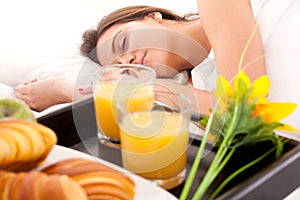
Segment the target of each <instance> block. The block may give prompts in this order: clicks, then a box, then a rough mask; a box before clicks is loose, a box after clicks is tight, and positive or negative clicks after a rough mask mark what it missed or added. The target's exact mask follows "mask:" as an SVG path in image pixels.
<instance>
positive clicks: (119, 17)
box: [80, 6, 197, 63]
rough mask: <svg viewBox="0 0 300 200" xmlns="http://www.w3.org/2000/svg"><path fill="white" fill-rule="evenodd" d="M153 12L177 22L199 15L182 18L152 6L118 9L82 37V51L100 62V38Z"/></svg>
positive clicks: (188, 15)
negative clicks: (98, 45) (108, 31)
mask: <svg viewBox="0 0 300 200" xmlns="http://www.w3.org/2000/svg"><path fill="white" fill-rule="evenodd" d="M152 12H160V13H161V14H162V17H163V19H169V20H175V21H190V20H191V19H190V17H191V16H195V15H197V14H187V15H185V16H180V15H179V14H176V13H175V12H172V11H170V10H167V9H163V8H157V7H152V6H129V7H125V8H121V9H118V10H116V11H114V12H112V13H110V14H109V15H107V16H105V17H103V19H102V20H101V21H100V22H99V23H98V25H97V28H96V29H88V30H86V31H85V32H84V33H83V35H82V44H81V46H80V51H81V53H83V54H84V55H87V56H88V57H89V58H91V59H92V60H93V61H95V62H97V63H99V62H98V59H97V56H96V45H97V41H98V38H99V37H100V36H101V35H102V34H103V33H104V32H105V31H106V30H107V29H109V28H110V27H111V26H113V25H114V24H120V23H126V22H130V21H135V20H140V19H143V18H144V17H145V16H147V15H148V14H150V13H152Z"/></svg>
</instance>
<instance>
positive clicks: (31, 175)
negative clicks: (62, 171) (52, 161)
mask: <svg viewBox="0 0 300 200" xmlns="http://www.w3.org/2000/svg"><path fill="white" fill-rule="evenodd" d="M0 199H1V200H54V199H55V200H86V199H87V196H86V194H85V192H84V190H83V189H82V187H80V186H79V184H78V183H76V182H75V181H74V180H72V179H71V178H69V177H68V176H66V175H47V174H45V173H42V172H37V171H35V172H34V171H32V172H19V173H13V172H9V171H0Z"/></svg>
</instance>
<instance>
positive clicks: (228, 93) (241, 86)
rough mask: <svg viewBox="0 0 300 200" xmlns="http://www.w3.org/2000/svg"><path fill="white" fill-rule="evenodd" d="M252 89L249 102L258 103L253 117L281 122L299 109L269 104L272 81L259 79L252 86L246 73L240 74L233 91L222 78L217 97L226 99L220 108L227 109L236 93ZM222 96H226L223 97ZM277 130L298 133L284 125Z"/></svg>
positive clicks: (292, 105)
mask: <svg viewBox="0 0 300 200" xmlns="http://www.w3.org/2000/svg"><path fill="white" fill-rule="evenodd" d="M251 87H252V91H251V95H250V97H249V99H248V102H249V101H252V100H254V99H256V101H257V102H256V108H255V111H254V113H253V114H252V116H261V117H262V118H263V119H264V120H265V122H280V121H281V120H282V119H284V118H285V117H287V116H288V115H290V114H291V113H292V112H294V111H295V109H296V107H297V105H296V104H293V103H280V102H268V100H267V98H266V97H267V94H268V91H269V88H270V80H269V78H268V77H267V76H266V75H263V76H261V77H259V78H258V79H256V80H255V81H254V82H253V84H252V85H251V82H250V79H249V77H248V76H247V75H246V74H245V73H244V72H240V73H239V74H238V75H237V77H236V79H235V81H234V85H233V89H232V87H231V86H230V83H229V82H228V81H227V80H226V79H225V78H224V77H223V76H220V77H219V80H218V83H217V90H216V91H215V95H216V97H218V98H223V99H224V101H223V102H222V101H221V104H220V106H221V108H222V109H225V108H226V103H227V100H226V98H228V97H232V96H233V95H234V93H237V92H245V91H246V90H247V89H249V88H251ZM222 95H224V96H223V97H222ZM276 130H285V131H290V132H298V131H297V130H296V129H294V128H293V127H291V126H290V125H288V124H283V126H281V127H278V128H276Z"/></svg>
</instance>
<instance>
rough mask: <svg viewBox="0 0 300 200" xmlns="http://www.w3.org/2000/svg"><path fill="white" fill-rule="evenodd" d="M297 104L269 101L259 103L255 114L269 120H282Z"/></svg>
mask: <svg viewBox="0 0 300 200" xmlns="http://www.w3.org/2000/svg"><path fill="white" fill-rule="evenodd" d="M296 107H297V104H294V103H279V102H268V103H265V104H261V103H259V104H257V105H256V110H255V113H254V115H260V116H262V117H263V118H264V119H265V120H266V121H267V122H271V121H275V122H280V120H282V119H283V118H285V117H287V116H288V115H289V114H291V113H292V112H294V111H295V109H296Z"/></svg>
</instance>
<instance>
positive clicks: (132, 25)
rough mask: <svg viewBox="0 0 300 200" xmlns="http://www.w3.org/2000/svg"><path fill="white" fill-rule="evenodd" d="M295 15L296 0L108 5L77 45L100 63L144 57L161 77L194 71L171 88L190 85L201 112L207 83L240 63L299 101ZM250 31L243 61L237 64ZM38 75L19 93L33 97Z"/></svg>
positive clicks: (277, 94) (207, 99)
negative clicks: (187, 7) (185, 6)
mask: <svg viewBox="0 0 300 200" xmlns="http://www.w3.org/2000/svg"><path fill="white" fill-rule="evenodd" d="M274 10H276V12H274ZM274 13H276V15H274ZM299 19H300V3H299V1H296V0H287V1H284V2H283V1H265V0H252V1H249V0H245V1H240V0H221V1H220V0H198V13H197V14H196V15H189V16H181V15H178V14H176V13H174V12H172V11H169V10H166V9H161V8H155V7H149V6H131V7H126V8H122V9H119V10H117V11H115V12H112V13H111V14H109V15H107V16H105V17H104V18H103V19H102V20H101V21H100V22H99V23H98V26H97V28H96V29H93V30H87V31H86V32H85V33H84V34H83V43H82V46H81V51H82V52H83V53H84V54H86V55H87V56H89V57H90V58H91V59H92V60H94V61H96V62H98V63H99V64H101V65H103V66H105V65H107V64H111V63H138V64H144V65H148V66H150V67H153V68H154V69H155V70H156V71H157V73H158V76H159V77H164V78H171V79H172V78H174V79H176V78H178V76H179V77H181V75H182V74H185V73H186V72H187V74H189V72H191V77H190V80H189V81H182V80H181V78H180V80H181V81H179V82H180V83H186V82H189V84H177V83H176V81H174V84H177V85H175V86H174V87H176V88H177V89H178V90H179V91H184V90H185V89H184V88H185V87H189V88H192V89H193V92H194V95H195V96H197V101H198V105H201V112H202V113H208V111H209V108H211V106H212V100H211V99H212V93H211V92H210V90H213V88H214V84H215V82H214V81H215V76H216V74H217V73H219V74H222V75H223V76H225V77H226V78H227V79H228V80H230V79H232V78H234V76H235V75H236V74H237V73H238V70H239V69H238V66H239V65H241V66H243V70H244V71H245V72H246V73H247V74H248V76H249V77H250V78H251V80H255V79H256V78H257V77H259V76H261V75H263V74H267V75H268V76H269V78H270V80H271V85H272V86H273V87H274V88H272V90H274V92H273V93H272V95H271V99H272V100H276V101H289V102H294V103H300V102H299V101H300V90H297V91H296V90H293V89H292V88H294V84H295V82H297V80H298V77H296V74H297V73H296V71H297V65H299V63H300V60H299V59H300V58H299V56H296V54H295V52H297V50H299V49H300V44H299V42H298V38H297V37H298V36H297V35H299V33H300V20H299ZM251 36H253V37H252V40H251V41H250V43H249V46H248V48H247V51H246V53H245V57H244V59H243V62H242V63H239V61H240V57H241V54H242V52H243V50H244V49H245V46H246V44H247V42H249V38H250V37H251ZM209 54H210V55H212V57H208V55H209ZM207 57H208V58H211V60H209V59H208V60H207V59H206V58H207ZM212 64H213V65H212ZM183 77H185V76H183ZM38 82H39V81H36V82H34V83H29V84H27V85H22V86H20V87H18V88H17V89H16V96H17V97H19V98H21V99H23V100H24V101H25V102H33V101H32V100H30V98H31V97H30V96H27V97H25V96H26V95H25V94H24V92H23V91H24V90H25V89H26V88H27V87H31V86H32V85H33V84H36V85H35V87H38ZM203 83H206V84H203ZM207 85H208V87H207V88H205V87H206V86H207ZM68 87H69V86H68ZM70 87H71V86H70ZM69 96H72V93H69ZM66 101H70V98H66ZM35 102H36V103H37V104H38V101H35ZM56 103H57V102H56ZM28 104H29V105H30V103H28ZM49 106H51V103H50V102H49ZM31 107H32V108H33V109H37V110H41V109H44V108H45V107H42V108H41V107H39V106H38V105H31ZM299 117H300V110H299V108H298V109H297V110H296V112H295V113H294V114H293V115H291V116H290V118H287V120H289V122H288V123H290V124H291V125H292V126H293V127H295V128H298V129H299V128H300V127H299V123H297V122H296V120H297V119H299Z"/></svg>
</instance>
